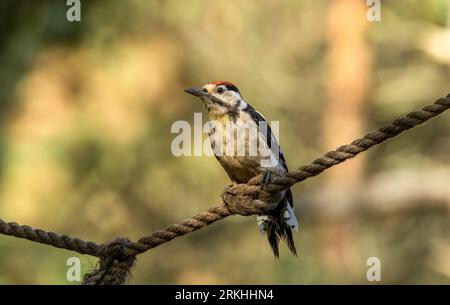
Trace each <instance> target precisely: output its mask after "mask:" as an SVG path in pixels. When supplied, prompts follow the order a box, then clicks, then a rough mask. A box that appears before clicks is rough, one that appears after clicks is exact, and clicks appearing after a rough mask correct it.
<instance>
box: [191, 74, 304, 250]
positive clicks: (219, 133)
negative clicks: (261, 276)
mask: <svg viewBox="0 0 450 305" xmlns="http://www.w3.org/2000/svg"><path fill="white" fill-rule="evenodd" d="M185 91H186V92H187V93H189V94H192V95H194V96H197V97H200V99H201V100H202V101H203V104H204V106H205V107H206V110H207V111H208V115H209V119H210V121H211V122H214V128H211V129H210V131H209V139H210V143H211V147H212V148H213V151H214V154H215V156H216V158H217V160H218V161H219V163H220V164H221V165H222V167H223V168H224V169H225V171H226V172H227V174H228V176H229V177H230V179H231V181H232V182H233V183H247V182H248V181H249V180H250V179H251V178H253V177H254V176H256V175H259V174H265V173H276V174H278V175H283V174H285V173H287V172H288V168H287V165H286V161H285V159H284V156H283V153H282V152H281V149H280V148H279V145H278V142H277V140H276V139H275V136H274V135H273V134H272V131H271V128H270V126H269V125H268V123H267V120H266V119H265V118H264V117H263V116H262V115H261V114H260V113H259V112H258V111H256V110H255V109H254V108H253V107H252V106H250V105H249V104H248V103H247V102H245V101H244V99H243V98H242V97H241V94H240V92H239V89H238V88H237V87H236V86H235V85H233V84H232V83H230V82H226V81H216V82H210V83H207V84H205V85H204V86H203V87H202V88H190V89H186V90H185ZM230 122H233V123H241V125H245V124H247V125H245V126H249V125H251V126H260V125H261V123H264V126H266V128H262V129H260V128H258V129H257V136H256V137H253V138H252V137H250V136H248V135H247V134H244V137H245V138H244V141H243V143H244V145H245V148H247V150H245V154H244V155H239V154H236V153H233V154H227V153H218V150H217V149H215V148H217V147H216V146H217V144H218V142H220V141H223V142H225V143H228V142H230V141H233V139H229V137H230V136H232V137H235V133H234V132H233V133H229V132H227V127H228V126H230V124H229V123H230ZM248 123H254V124H248ZM241 135H242V134H241ZM238 137H239V136H238ZM251 141H253V142H255V141H257V142H258V143H266V145H267V146H268V147H269V154H271V155H270V156H269V157H271V158H272V160H276V162H263V161H264V160H267V157H268V156H267V154H265V155H262V154H261V153H260V150H257V153H256V154H250V153H249V150H248V148H249V147H252V145H253V147H255V146H254V145H258V144H257V143H253V142H251ZM233 143H237V144H239V143H241V144H242V142H239V139H237V140H236V139H234V142H233ZM222 152H223V150H222ZM234 152H235V151H234ZM266 152H267V151H266ZM263 159H264V160H263ZM257 223H258V227H259V230H260V232H261V234H266V236H267V239H268V241H269V244H270V246H271V248H272V251H273V253H274V255H275V257H279V247H278V245H279V241H280V239H282V240H285V241H286V243H287V246H288V248H289V249H290V250H291V252H292V253H293V254H294V255H295V256H297V251H296V248H295V244H294V239H293V236H292V230H294V231H298V222H297V218H296V216H295V213H294V206H293V198H292V192H291V190H290V189H288V190H286V191H283V192H282V193H281V200H280V201H279V203H278V205H277V207H276V208H275V209H274V210H273V211H271V212H268V213H267V214H265V215H257Z"/></svg>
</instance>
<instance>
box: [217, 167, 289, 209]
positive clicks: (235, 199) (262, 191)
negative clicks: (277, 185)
mask: <svg viewBox="0 0 450 305" xmlns="http://www.w3.org/2000/svg"><path fill="white" fill-rule="evenodd" d="M221 198H222V200H223V202H224V203H225V205H226V206H227V208H228V209H229V210H230V212H231V213H233V214H239V215H243V216H249V215H255V214H264V213H267V212H269V211H271V210H273V209H275V208H276V207H277V205H278V203H279V201H280V200H281V194H280V193H273V192H269V191H267V190H266V188H265V184H263V183H261V177H260V176H257V177H255V178H254V179H252V180H250V181H249V183H247V184H233V185H230V186H226V187H225V188H224V190H223V192H222V194H221Z"/></svg>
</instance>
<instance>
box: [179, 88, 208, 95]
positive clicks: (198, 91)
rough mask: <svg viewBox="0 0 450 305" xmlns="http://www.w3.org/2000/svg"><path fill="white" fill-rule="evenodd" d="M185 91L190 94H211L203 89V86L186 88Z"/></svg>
mask: <svg viewBox="0 0 450 305" xmlns="http://www.w3.org/2000/svg"><path fill="white" fill-rule="evenodd" d="M184 91H186V92H187V93H189V94H192V95H195V96H199V97H202V96H209V94H208V93H206V92H203V91H202V88H189V89H185V90H184Z"/></svg>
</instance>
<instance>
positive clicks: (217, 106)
mask: <svg viewBox="0 0 450 305" xmlns="http://www.w3.org/2000/svg"><path fill="white" fill-rule="evenodd" d="M185 91H186V92H187V93H189V94H192V95H194V96H198V97H200V98H201V100H202V101H203V103H204V104H205V106H206V109H207V110H208V112H209V114H210V116H213V117H219V116H222V115H227V114H229V113H230V112H236V111H237V109H238V107H239V106H241V105H242V104H243V103H244V102H243V100H242V97H241V94H240V93H239V89H238V88H237V87H236V86H235V85H233V84H232V83H230V82H226V81H216V82H210V83H207V84H205V85H204V86H203V87H201V88H189V89H186V90H185Z"/></svg>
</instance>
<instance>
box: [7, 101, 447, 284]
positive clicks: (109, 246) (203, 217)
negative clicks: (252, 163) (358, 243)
mask: <svg viewBox="0 0 450 305" xmlns="http://www.w3.org/2000/svg"><path fill="white" fill-rule="evenodd" d="M449 108H450V94H449V95H447V96H446V97H443V98H440V99H438V100H437V101H435V102H434V103H433V104H431V105H427V106H425V107H423V108H422V109H420V110H417V111H413V112H410V113H409V114H407V115H406V116H405V117H402V118H399V119H397V120H395V121H393V122H392V123H391V124H388V125H385V126H383V127H381V128H379V129H377V130H376V131H372V132H370V133H368V134H366V135H365V136H364V137H362V138H360V139H357V140H355V141H353V142H352V143H351V144H349V145H343V146H341V147H339V148H338V149H336V150H333V151H330V152H328V153H326V154H325V155H324V156H322V157H320V158H318V159H316V160H314V161H313V162H312V163H311V164H309V165H305V166H301V167H300V168H299V169H298V170H294V171H290V172H289V173H288V174H286V175H285V176H283V177H279V176H278V177H277V176H275V177H271V178H270V180H269V182H268V183H263V182H262V177H261V176H258V177H255V178H253V179H252V180H251V181H249V183H247V184H238V185H234V186H231V187H229V188H226V190H225V192H224V193H223V194H222V199H223V201H224V205H221V206H216V207H212V208H210V209H208V211H206V212H201V213H199V214H197V215H195V216H194V217H192V218H189V219H186V220H184V221H182V222H180V223H178V224H173V225H171V226H169V227H167V228H166V229H165V230H160V231H156V232H154V233H153V234H151V235H150V236H146V237H143V238H141V239H139V240H138V241H137V242H131V241H130V240H128V239H126V238H118V239H115V240H114V241H112V242H110V243H106V244H100V245H97V244H95V243H93V242H85V241H83V240H81V239H79V238H72V237H69V236H66V235H58V234H56V233H53V232H45V231H43V230H40V229H33V228H31V227H29V226H21V225H18V224H17V223H13V222H12V223H7V222H5V221H3V220H1V219H0V233H1V234H5V235H10V236H15V237H19V238H25V239H28V240H31V241H35V242H39V243H43V244H47V245H51V246H54V247H57V248H63V249H66V250H71V251H76V252H78V253H80V254H89V255H92V256H97V257H99V258H100V262H99V267H98V268H97V269H96V270H94V271H92V272H90V273H88V274H86V275H85V278H84V281H83V283H84V284H122V283H124V282H125V281H126V279H127V278H128V275H129V272H130V268H131V267H132V266H133V264H134V262H135V258H136V255H138V254H140V253H143V252H145V251H147V250H149V249H151V248H155V247H157V246H159V245H161V244H163V243H166V242H168V241H170V240H172V239H174V238H175V237H179V236H183V235H185V234H188V233H191V232H194V231H197V230H199V229H201V228H203V227H205V226H208V225H210V224H212V223H213V222H216V221H218V220H220V219H223V218H225V217H228V216H231V215H235V214H239V215H246V216H247V215H252V214H259V213H261V212H264V211H267V210H270V209H272V208H273V207H274V205H275V204H276V202H277V200H276V196H277V195H276V194H277V193H279V192H280V191H282V190H285V189H288V188H289V187H291V186H292V185H294V184H295V183H297V182H300V181H303V180H305V179H308V178H311V177H313V176H316V175H319V174H320V173H322V172H323V171H324V170H326V169H328V168H330V167H332V166H334V165H336V164H339V163H342V162H344V161H346V160H348V159H350V158H353V157H355V156H356V155H358V154H360V153H361V152H363V151H366V150H367V149H369V148H370V147H372V146H374V145H377V144H380V143H382V142H384V141H386V140H388V139H390V138H392V137H394V136H396V135H398V134H400V133H402V132H404V131H406V130H408V129H411V128H413V127H415V126H417V125H421V124H423V123H424V122H426V121H428V120H429V119H431V118H433V117H435V116H437V115H439V114H440V113H442V112H444V111H445V110H448V109H449Z"/></svg>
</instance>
